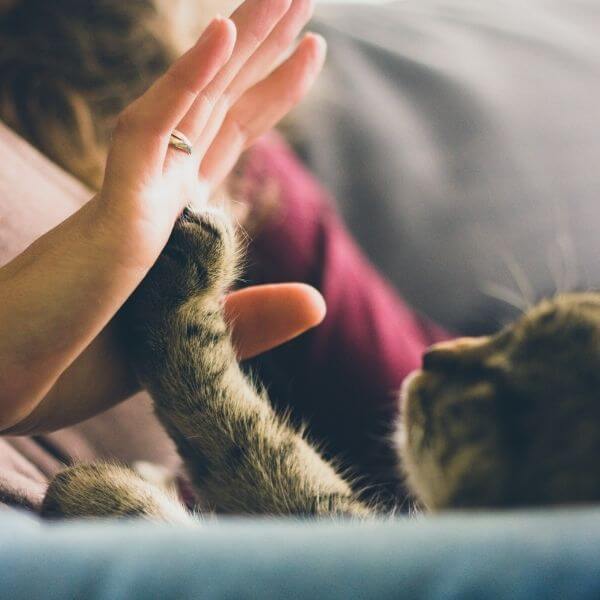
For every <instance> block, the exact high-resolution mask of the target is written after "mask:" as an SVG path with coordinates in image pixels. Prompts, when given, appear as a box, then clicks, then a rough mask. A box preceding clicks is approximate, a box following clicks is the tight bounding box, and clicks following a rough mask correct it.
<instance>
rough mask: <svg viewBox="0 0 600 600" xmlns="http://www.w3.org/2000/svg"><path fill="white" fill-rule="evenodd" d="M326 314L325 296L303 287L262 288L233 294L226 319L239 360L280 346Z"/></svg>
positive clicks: (316, 323)
mask: <svg viewBox="0 0 600 600" xmlns="http://www.w3.org/2000/svg"><path fill="white" fill-rule="evenodd" d="M325 313H326V306H325V300H324V299H323V296H321V294H320V293H319V292H318V291H317V290H316V289H315V288H313V287H311V286H309V285H305V284H303V283H280V284H271V285H260V286H254V287H249V288H245V289H243V290H239V291H235V292H231V293H230V294H228V296H227V297H226V299H225V317H226V319H227V321H228V322H229V323H231V326H232V337H233V343H234V345H235V347H236V349H237V354H238V357H239V358H240V359H248V358H252V357H253V356H256V355H257V354H261V353H262V352H266V351H267V350H270V349H271V348H274V347H276V346H279V345H281V344H283V343H284V342H287V341H289V340H291V339H292V338H295V337H296V336H298V335H300V334H301V333H304V332H305V331H306V330H307V329H311V328H312V327H315V326H316V325H318V324H319V323H320V322H321V321H322V320H323V319H324V318H325Z"/></svg>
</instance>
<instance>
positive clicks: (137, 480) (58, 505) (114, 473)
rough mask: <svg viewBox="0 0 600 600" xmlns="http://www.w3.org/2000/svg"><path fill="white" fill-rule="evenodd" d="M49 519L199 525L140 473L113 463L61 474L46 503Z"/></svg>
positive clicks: (48, 493) (84, 465)
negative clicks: (121, 519)
mask: <svg viewBox="0 0 600 600" xmlns="http://www.w3.org/2000/svg"><path fill="white" fill-rule="evenodd" d="M41 514H42V516H43V517H46V518H59V517H60V518H89V517H100V518H129V517H139V518H144V519H148V520H150V521H158V522H164V523H178V524H185V525H192V524H196V523H197V521H196V520H195V519H194V518H193V517H192V515H191V514H190V513H189V512H188V511H187V509H186V508H185V507H184V506H183V505H182V504H181V503H180V502H179V501H178V500H177V498H175V496H174V495H171V494H169V493H167V492H166V491H165V490H163V489H161V488H160V487H158V486H156V485H153V484H151V483H149V482H148V481H146V480H145V479H142V478H141V477H140V476H139V475H138V474H137V473H135V472H134V471H132V470H131V469H128V468H127V467H122V466H119V465H115V464H110V463H95V464H80V465H76V466H74V467H69V468H67V469H65V470H64V471H61V472H60V473H58V474H57V475H56V476H55V477H54V479H52V481H51V482H50V485H49V486H48V490H47V492H46V496H45V497H44V501H43V503H42V510H41Z"/></svg>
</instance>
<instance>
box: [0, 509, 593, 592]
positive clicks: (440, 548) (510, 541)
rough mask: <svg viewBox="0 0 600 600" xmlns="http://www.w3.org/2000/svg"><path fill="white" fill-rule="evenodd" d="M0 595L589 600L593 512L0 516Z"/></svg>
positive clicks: (591, 576) (588, 510) (7, 514)
mask: <svg viewBox="0 0 600 600" xmlns="http://www.w3.org/2000/svg"><path fill="white" fill-rule="evenodd" d="M0 527H1V531H2V535H1V539H0V582H1V585H0V595H1V597H3V598H11V599H13V600H31V599H36V598H44V599H46V600H52V599H54V598H57V599H58V598H60V599H65V598H85V599H90V600H93V599H96V598H106V599H108V598H110V599H113V598H134V599H138V598H139V599H140V600H142V599H144V600H148V599H152V598H161V599H163V598H166V599H169V598H286V599H294V598H311V599H314V598H344V599H351V598H361V599H366V598H378V599H381V598H440V599H446V598H523V599H527V600H531V599H532V598H595V599H597V598H600V510H598V509H586V510H577V511H544V512H533V513H505V514H480V515H477V514H454V515H447V516H443V517H427V518H418V519H410V520H409V519H404V520H395V521H386V522H375V523H367V524H356V523H331V522H320V523H300V522H297V521H267V520H248V521H227V520H226V521H223V520H220V521H218V522H213V523H208V524H206V525H204V526H203V527H202V528H200V529H198V530H197V531H186V530H182V529H176V528H169V527H165V526H155V525H149V524H145V523H122V524H106V523H71V524H59V525H45V524H40V523H39V522H37V521H35V520H33V519H31V518H29V517H26V516H22V515H14V514H9V513H6V514H4V515H2V516H0Z"/></svg>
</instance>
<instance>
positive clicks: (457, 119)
mask: <svg viewBox="0 0 600 600" xmlns="http://www.w3.org/2000/svg"><path fill="white" fill-rule="evenodd" d="M313 28H314V29H316V30H317V31H319V32H320V33H322V34H323V35H324V36H325V37H326V38H327V40H328V42H329V58H328V65H327V68H326V72H325V76H324V79H323V81H322V83H321V87H320V89H318V90H317V92H316V94H315V95H314V96H313V100H312V102H309V103H308V105H307V106H306V107H305V108H304V109H303V110H301V111H300V112H299V113H298V114H297V115H296V119H297V124H299V130H300V131H302V136H301V138H300V140H299V143H300V149H301V151H302V153H303V154H304V156H305V158H306V160H307V161H308V162H309V163H310V165H311V167H312V168H313V169H314V170H315V171H316V172H317V174H318V176H319V177H320V179H321V180H322V181H323V182H325V183H326V185H327V186H328V187H329V188H330V189H331V190H332V192H333V194H334V195H335V197H336V198H337V200H338V202H339V208H340V210H341V212H342V214H343V215H344V217H345V219H346V221H347V223H348V224H349V226H350V228H351V230H352V231H353V233H354V234H355V235H356V237H357V238H358V240H359V241H360V243H361V244H362V246H363V247H364V248H365V249H366V251H367V253H368V254H369V255H370V257H371V258H372V260H373V261H374V262H375V263H376V264H377V265H378V266H379V267H380V268H381V269H382V270H383V272H384V273H386V274H387V275H388V277H389V278H390V279H391V280H392V282H393V283H394V284H395V285H396V286H397V288H398V289H399V290H400V291H401V292H402V293H403V294H404V296H405V297H406V298H407V299H408V300H409V301H410V302H411V303H412V304H413V305H414V306H415V307H417V308H420V309H421V310H423V311H424V312H426V313H427V314H429V315H430V316H432V317H433V318H435V319H437V320H438V321H440V322H441V323H443V324H444V325H446V326H448V327H452V328H454V329H456V330H459V331H463V332H469V333H475V332H483V331H486V330H489V329H494V328H496V327H497V326H498V325H499V324H500V323H502V322H503V321H505V320H506V319H508V318H510V317H512V316H514V314H515V312H517V309H516V308H515V307H514V306H512V305H513V304H516V305H518V306H520V305H521V304H524V303H525V302H530V301H533V300H535V299H536V298H539V297H540V296H543V295H547V294H552V293H554V292H555V291H556V290H557V289H558V290H566V289H575V288H587V287H598V288H600V236H599V235H598V233H599V232H598V225H599V224H600V2H598V1H597V0H528V1H527V2H524V1H523V0H486V1H485V2H482V1H481V0H405V1H402V2H394V3H390V4H386V5H380V6H357V5H333V6H324V7H321V8H320V9H319V10H318V11H317V16H316V18H315V20H314V23H313Z"/></svg>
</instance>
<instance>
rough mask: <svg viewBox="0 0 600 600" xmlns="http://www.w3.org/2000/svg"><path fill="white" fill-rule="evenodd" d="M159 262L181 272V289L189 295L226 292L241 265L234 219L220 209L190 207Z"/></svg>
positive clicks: (178, 222) (183, 215) (179, 221)
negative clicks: (238, 263) (237, 255)
mask: <svg viewBox="0 0 600 600" xmlns="http://www.w3.org/2000/svg"><path fill="white" fill-rule="evenodd" d="M159 262H163V263H166V264H167V265H169V268H171V269H174V270H175V271H177V272H178V273H179V286H180V287H179V289H180V291H183V292H185V294H186V295H187V297H189V296H194V295H198V294H203V295H206V294H211V293H216V294H221V293H223V292H224V291H225V289H226V288H227V287H229V286H230V285H231V284H232V283H233V280H234V278H235V275H236V267H237V265H236V262H237V260H236V240H235V232H234V228H233V225H232V223H231V219H230V218H229V217H228V216H227V215H226V213H225V212H223V211H221V210H218V209H210V208H209V209H206V210H204V211H201V212H196V211H193V210H192V209H190V208H186V209H185V210H184V211H183V214H182V215H181V217H180V218H179V219H178V221H177V224H176V225H175V228H174V229H173V233H172V234H171V238H170V239H169V242H168V243H167V245H166V247H165V249H164V251H163V254H162V255H161V257H160V258H159ZM194 292H195V293H194Z"/></svg>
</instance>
